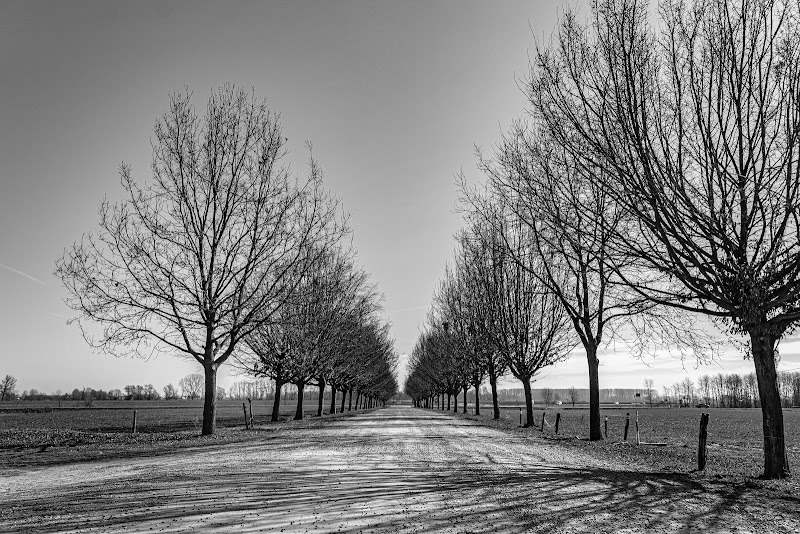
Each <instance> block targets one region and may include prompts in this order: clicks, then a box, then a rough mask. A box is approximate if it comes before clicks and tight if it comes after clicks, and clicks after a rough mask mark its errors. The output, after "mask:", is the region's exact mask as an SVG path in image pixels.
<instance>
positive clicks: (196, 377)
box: [178, 373, 205, 400]
mask: <svg viewBox="0 0 800 534" xmlns="http://www.w3.org/2000/svg"><path fill="white" fill-rule="evenodd" d="M178 387H179V388H181V395H183V396H184V397H186V398H187V399H191V400H195V399H199V398H201V397H202V396H203V391H204V387H205V378H204V377H203V375H202V374H200V373H192V374H190V375H186V376H184V377H183V378H181V379H180V380H179V381H178Z"/></svg>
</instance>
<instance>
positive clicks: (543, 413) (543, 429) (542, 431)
mask: <svg viewBox="0 0 800 534" xmlns="http://www.w3.org/2000/svg"><path fill="white" fill-rule="evenodd" d="M544 414H545V412H542V432H544Z"/></svg>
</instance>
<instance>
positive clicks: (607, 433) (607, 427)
mask: <svg viewBox="0 0 800 534" xmlns="http://www.w3.org/2000/svg"><path fill="white" fill-rule="evenodd" d="M605 423H606V439H608V416H606V421H605Z"/></svg>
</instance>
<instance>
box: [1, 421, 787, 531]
mask: <svg viewBox="0 0 800 534" xmlns="http://www.w3.org/2000/svg"><path fill="white" fill-rule="evenodd" d="M597 464H598V462H597V461H596V460H592V459H591V458H588V457H583V456H578V455H576V453H575V452H569V451H566V450H563V449H562V448H560V447H558V446H556V445H552V444H547V443H540V442H536V441H532V440H530V439H529V438H525V437H522V436H515V435H509V434H507V433H503V432H501V431H498V430H495V429H492V428H487V427H482V426H477V425H474V424H472V423H471V422H468V421H464V420H461V419H456V418H452V417H450V416H449V415H445V414H441V413H436V412H430V411H425V410H419V409H414V408H409V407H389V408H385V409H381V410H377V411H374V412H371V413H363V414H359V415H356V416H354V417H347V418H342V419H339V420H334V421H330V422H329V423H327V424H325V425H322V426H318V427H316V428H286V429H282V430H280V431H277V432H272V433H269V434H266V433H265V437H264V439H259V440H253V441H248V442H245V443H233V444H230V443H229V444H225V445H220V446H210V447H204V448H193V449H184V450H180V451H176V452H172V453H169V454H166V455H161V456H157V457H149V458H129V459H115V460H110V461H97V462H87V463H81V464H69V465H63V466H56V467H47V468H40V469H35V470H33V469H25V470H21V471H17V472H14V473H11V474H9V475H7V476H4V477H3V478H2V479H0V532H241V533H250V532H306V531H309V532H311V531H314V532H339V531H345V532H526V531H532V532H567V533H570V532H573V533H574V532H587V533H588V532H592V533H594V532H687V533H688V532H800V510H797V501H796V500H792V501H789V500H782V499H777V500H775V499H773V500H771V501H770V500H767V499H764V498H763V497H761V496H760V494H759V493H758V491H757V490H749V489H747V488H744V487H741V488H738V489H731V488H729V487H722V486H720V487H718V488H715V487H714V486H713V485H710V484H701V483H699V482H697V481H693V480H692V479H690V478H689V477H687V476H684V475H664V474H657V473H646V472H641V471H639V470H636V469H632V468H630V467H627V466H620V465H603V466H601V465H597Z"/></svg>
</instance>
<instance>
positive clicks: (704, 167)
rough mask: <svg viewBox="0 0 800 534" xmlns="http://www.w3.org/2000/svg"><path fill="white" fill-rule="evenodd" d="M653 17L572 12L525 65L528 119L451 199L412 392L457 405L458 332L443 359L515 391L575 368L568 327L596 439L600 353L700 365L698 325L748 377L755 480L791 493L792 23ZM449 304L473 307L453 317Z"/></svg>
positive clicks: (763, 16)
mask: <svg viewBox="0 0 800 534" xmlns="http://www.w3.org/2000/svg"><path fill="white" fill-rule="evenodd" d="M658 15H659V22H658V23H657V24H656V25H653V24H651V22H650V21H651V20H652V18H651V17H650V14H649V13H648V6H647V4H646V2H643V1H639V0H600V1H598V2H595V3H593V6H592V9H591V11H590V14H589V16H588V18H587V20H586V21H585V22H582V21H580V20H579V19H578V17H577V16H576V14H575V13H574V12H573V11H571V10H569V9H568V10H566V12H565V13H564V15H563V17H562V20H561V22H560V24H559V27H558V29H557V31H556V32H555V34H554V36H553V38H552V40H551V42H550V43H548V44H547V45H544V46H538V47H537V48H536V50H535V52H534V53H533V54H532V56H531V70H530V74H529V76H528V77H527V78H526V79H525V80H523V81H522V83H521V84H522V86H523V87H524V89H525V91H526V93H527V97H528V104H529V107H528V109H527V111H526V113H525V115H524V116H523V117H522V118H521V119H519V120H518V121H516V122H515V123H514V125H513V126H512V127H511V128H510V130H509V131H508V132H506V133H505V134H504V136H503V139H502V140H501V142H500V143H499V145H498V146H497V147H496V150H495V153H494V154H493V155H492V156H490V157H484V156H481V157H480V162H481V168H482V169H483V171H484V173H485V174H486V177H487V183H486V189H485V191H476V190H474V189H472V190H471V189H469V188H468V187H466V186H465V185H463V184H464V183H465V182H464V181H462V186H463V187H462V191H463V193H464V194H463V196H464V201H465V206H466V211H467V212H468V217H467V221H468V224H467V229H466V230H465V231H464V233H463V235H462V236H461V237H460V239H459V252H458V254H457V255H458V256H459V258H457V259H456V267H455V268H454V270H453V272H451V273H448V275H447V276H446V277H445V281H444V282H443V287H442V289H441V290H440V292H439V293H440V294H439V295H437V299H438V300H437V311H436V312H435V313H434V314H433V317H432V318H431V319H432V320H431V325H432V326H431V330H430V331H429V332H427V333H426V334H425V335H423V338H422V339H421V341H420V343H419V344H418V346H417V349H416V350H415V354H414V366H413V372H412V373H411V375H410V378H409V382H408V383H407V384H406V391H407V392H409V394H411V395H412V396H413V397H415V398H417V399H424V398H428V397H430V396H431V395H435V394H437V393H438V392H443V391H449V390H450V389H452V386H450V385H448V384H449V382H448V381H447V379H445V378H443V377H442V376H440V374H439V373H440V371H439V370H440V369H445V370H446V371H445V372H446V373H452V372H453V371H451V370H450V369H451V367H450V366H449V365H443V364H442V363H441V362H440V360H442V359H443V358H444V356H442V354H444V353H443V352H442V351H441V350H440V349H439V348H438V347H439V346H441V342H434V341H435V340H436V339H438V338H448V339H449V337H452V335H453V333H457V334H458V335H460V336H461V337H462V338H463V339H462V340H461V341H459V342H458V343H461V344H462V345H463V346H459V349H458V351H456V352H453V354H460V355H463V354H472V355H475V354H478V353H481V354H483V355H484V356H483V361H487V359H488V358H489V356H488V355H489V354H491V355H493V356H491V357H492V358H494V357H495V356H499V357H500V360H501V361H502V362H503V363H504V365H506V366H507V367H508V368H509V369H511V371H512V372H513V373H514V375H515V376H518V377H519V378H520V379H521V380H523V382H524V381H526V380H527V379H528V378H530V376H531V371H533V370H535V369H536V366H537V365H542V364H546V363H548V362H550V361H552V360H555V359H559V358H562V357H565V356H566V353H567V352H568V351H569V349H570V348H571V346H570V343H569V342H568V341H566V339H565V338H564V336H566V334H564V331H565V330H567V329H571V330H572V333H573V335H575V336H576V338H577V342H578V343H580V346H581V347H582V348H583V350H584V352H585V354H586V357H587V363H588V370H589V387H590V406H591V408H590V418H589V434H590V438H591V439H601V434H600V417H599V402H598V366H599V357H598V349H599V348H601V347H602V346H603V344H604V343H606V342H608V341H609V340H610V339H619V338H621V337H624V335H628V337H629V338H630V337H632V338H635V340H636V341H637V347H639V350H642V349H644V348H647V347H653V346H654V345H658V344H661V345H673V342H672V341H673V340H679V341H682V343H683V345H682V346H683V347H684V350H687V349H688V350H692V351H693V352H694V351H695V350H696V349H694V348H693V347H694V346H704V347H706V348H707V347H708V345H705V343H702V344H700V345H698V344H699V343H700V342H701V341H703V342H704V341H708V340H707V339H704V338H703V337H702V336H700V337H694V334H698V335H700V334H702V332H701V331H697V330H693V329H692V328H690V325H689V322H688V321H687V316H686V315H684V312H694V313H699V314H703V315H704V316H706V317H707V318H710V322H712V323H714V324H715V325H716V326H717V327H718V328H719V329H720V331H723V332H726V333H727V334H728V336H729V338H731V339H733V340H735V341H737V342H739V343H740V345H741V346H745V347H746V353H747V355H748V356H749V357H751V358H752V359H753V362H754V364H755V374H756V378H757V383H758V395H759V401H760V406H761V410H762V415H763V434H764V476H765V477H767V478H780V477H784V476H787V475H788V474H789V465H788V462H787V457H786V446H785V441H784V425H783V413H782V411H781V399H780V395H779V391H778V386H777V380H776V357H777V353H776V347H777V344H778V342H779V341H780V340H781V339H782V338H783V337H784V336H785V335H787V334H788V333H790V332H792V331H793V329H794V328H795V327H796V325H797V321H798V319H799V318H800V241H799V240H798V232H799V231H800V198H798V194H799V193H800V101H799V98H800V31H798V30H799V29H800V5H798V4H797V3H796V2H795V3H791V2H783V1H780V0H740V1H737V2H727V1H725V0H695V1H693V2H672V1H668V0H664V1H662V2H660V3H659V5H658ZM462 258H463V259H462ZM481 284H482V285H483V286H485V287H480V286H481ZM470 285H471V286H475V287H471V286H470ZM451 287H459V288H461V287H463V288H464V290H461V289H459V290H458V291H456V293H458V295H459V296H460V297H465V298H469V299H473V300H474V302H475V303H470V304H464V303H462V302H461V301H459V300H457V301H455V302H453V303H451V300H452V299H451V298H450V297H449V296H448V295H449V294H450V293H451V292H453V291H452V290H451V289H450V288H451ZM476 295H478V296H481V297H480V298H478V297H476ZM476 299H477V300H476ZM481 299H483V300H481ZM486 299H488V300H486ZM477 302H480V304H477ZM548 307H551V311H550V313H548V314H547V317H544V314H543V312H544V310H546V309H548ZM479 310H480V311H479ZM520 311H521V312H522V313H520ZM445 322H446V323H447V324H449V325H453V328H452V329H450V330H449V333H448V329H444V328H441V325H443V324H444V323H445ZM526 322H527V324H525V323H526ZM556 326H559V327H562V328H563V330H562V329H556V328H555V327H556ZM478 332H480V334H478ZM548 333H549V334H548ZM445 334H447V335H445ZM630 334H633V336H630ZM547 335H549V337H547ZM448 336H449V337H448ZM540 336H545V337H540ZM540 339H545V340H547V341H546V342H544V343H542V342H541V341H540ZM478 340H480V341H478ZM448 343H450V344H451V346H456V345H453V343H455V342H453V341H448ZM479 343H485V344H486V345H485V346H479ZM540 347H541V348H540ZM470 351H471V352H470ZM700 352H705V350H700ZM521 354H524V355H525V356H524V358H525V360H524V361H520V360H518V358H520V356H519V355H521ZM461 357H463V356H456V355H453V356H448V358H455V359H458V358H461ZM467 359H469V358H467ZM433 361H436V362H437V363H435V364H434V363H431V362H433ZM521 364H524V365H521ZM531 364H533V365H531ZM485 368H486V369H488V364H487V365H486V366H485ZM465 372H466V371H465ZM487 372H488V371H487ZM475 376H477V375H475ZM489 378H490V381H491V380H494V378H492V377H491V376H490V377H489ZM461 383H462V384H463V383H464V382H463V379H462V382H461ZM523 385H524V384H523Z"/></svg>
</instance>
